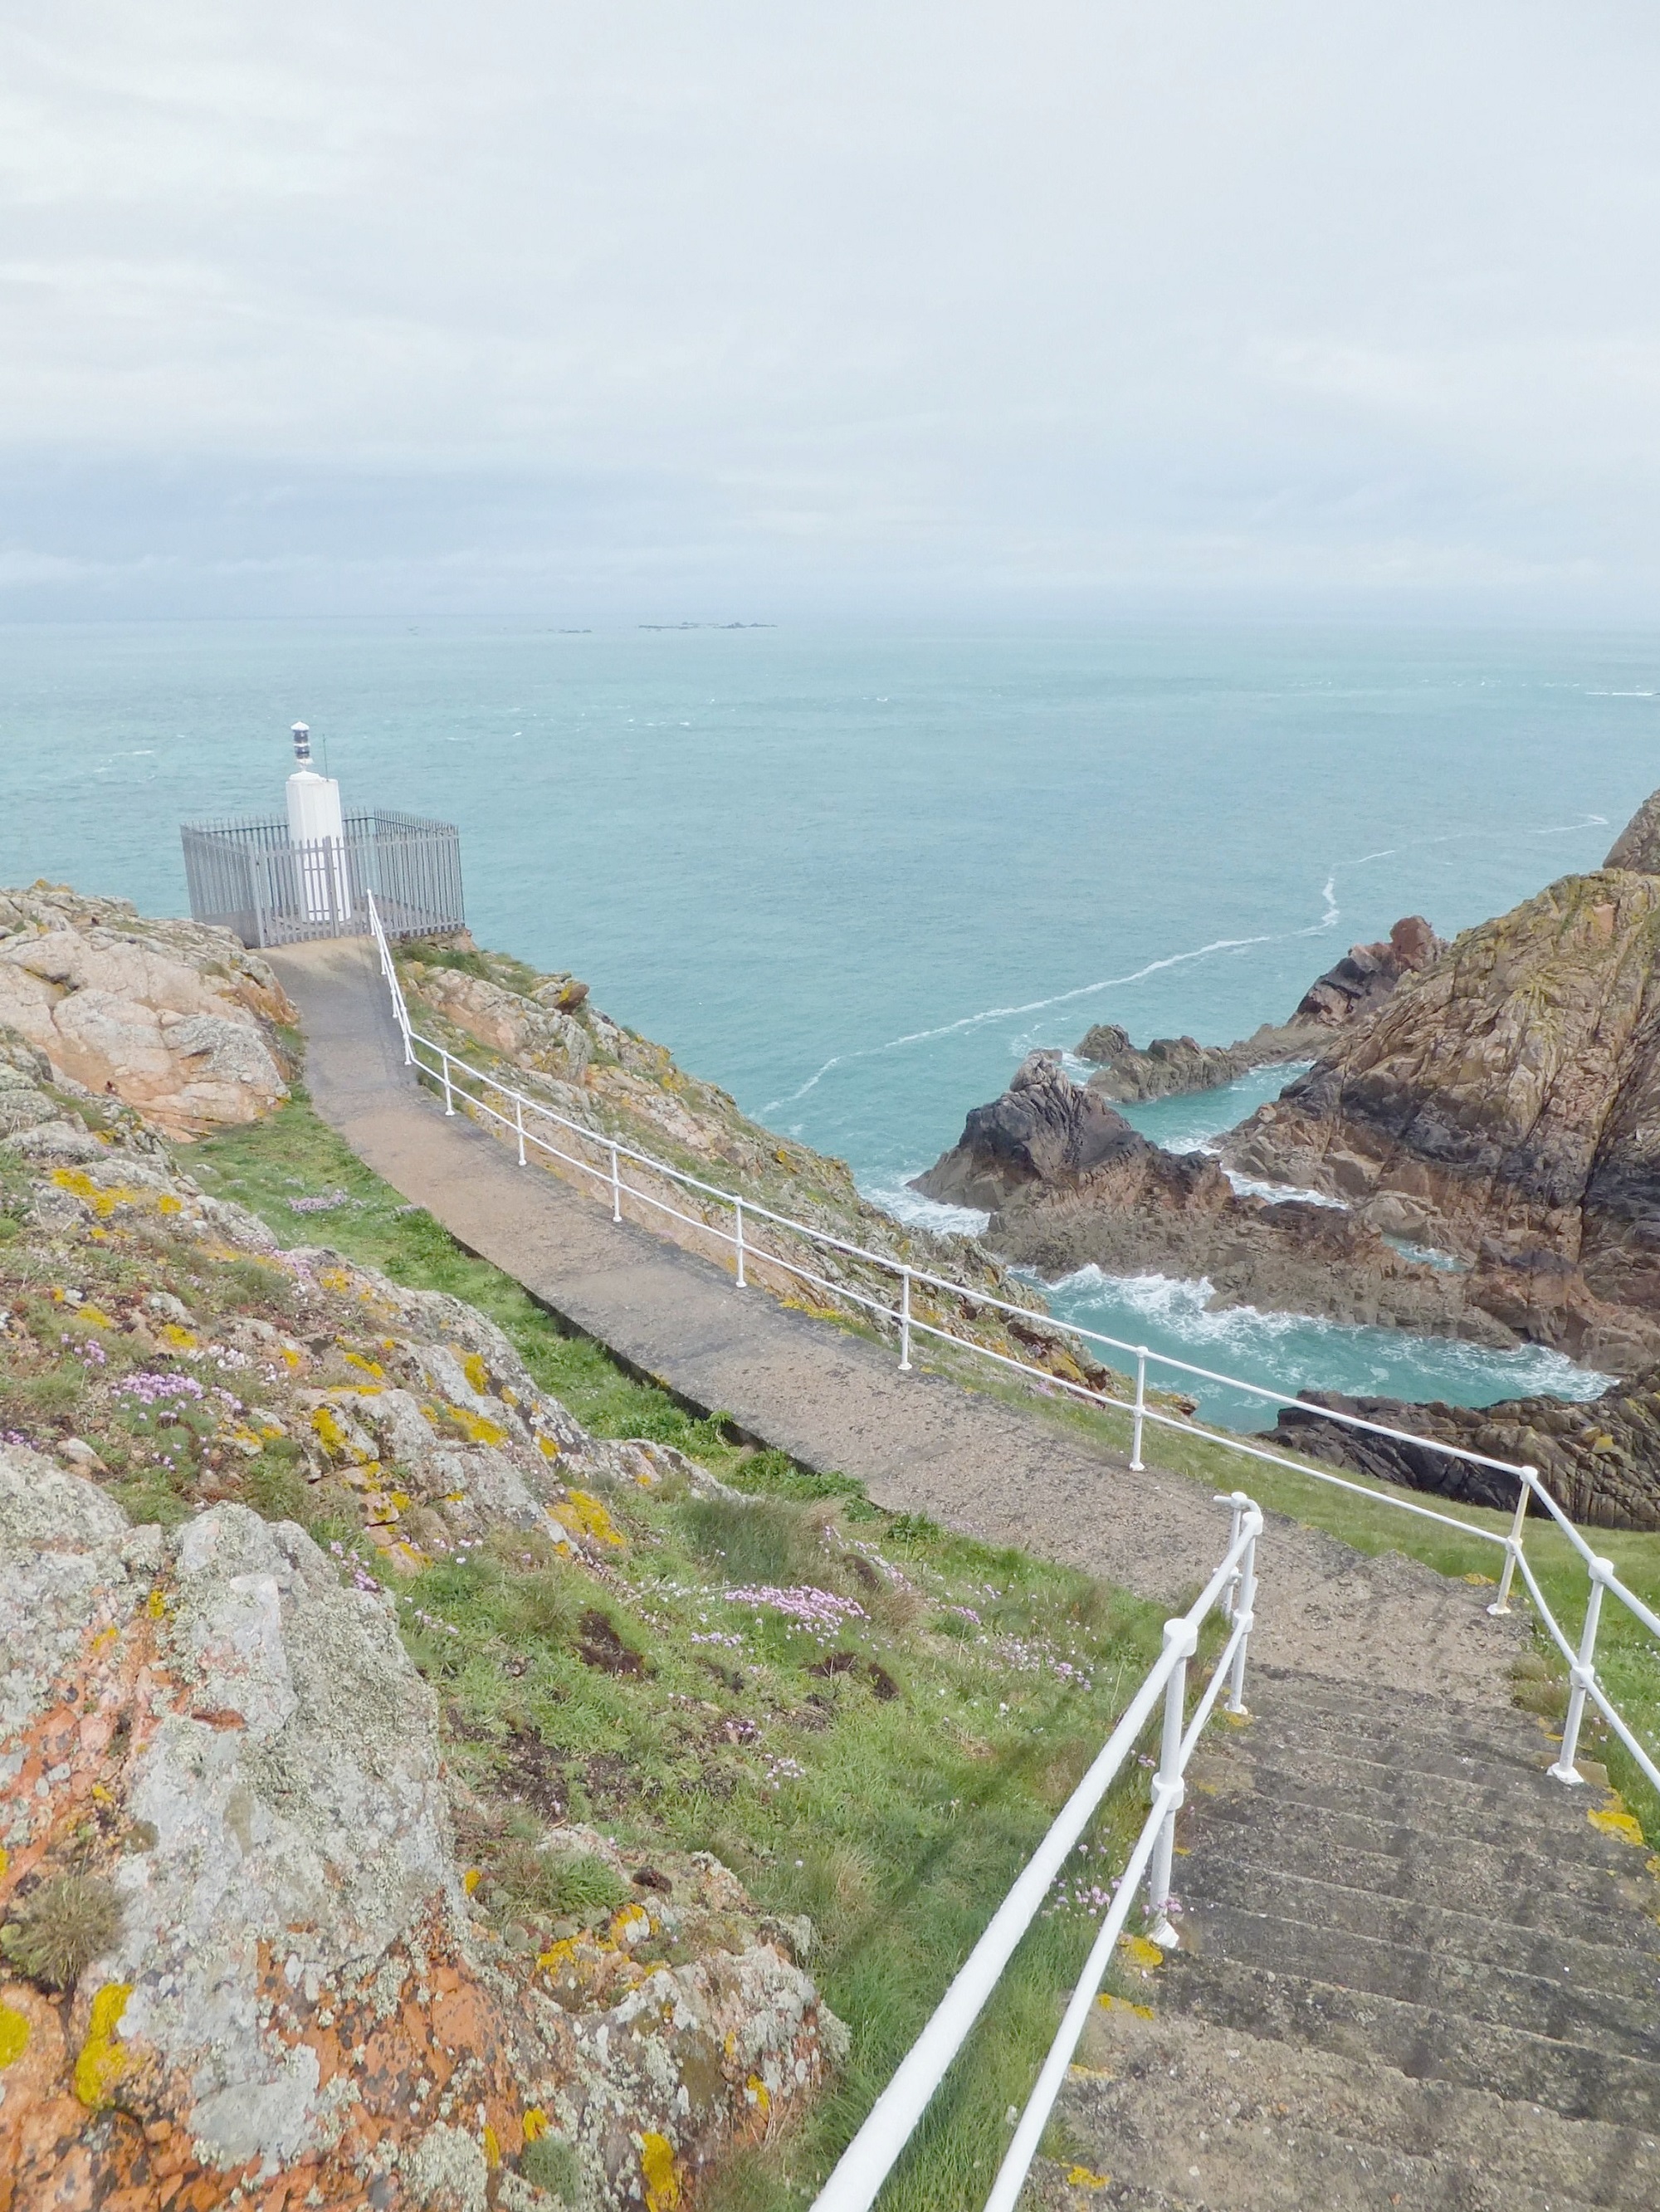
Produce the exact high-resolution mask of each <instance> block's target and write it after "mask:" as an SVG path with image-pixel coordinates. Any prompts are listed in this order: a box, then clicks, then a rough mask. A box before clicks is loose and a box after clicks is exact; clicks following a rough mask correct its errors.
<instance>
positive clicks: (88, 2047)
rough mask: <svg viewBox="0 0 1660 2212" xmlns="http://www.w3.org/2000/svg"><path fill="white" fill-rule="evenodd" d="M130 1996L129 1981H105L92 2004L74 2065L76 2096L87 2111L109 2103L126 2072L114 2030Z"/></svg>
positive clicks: (125, 2061) (125, 2057) (123, 2057)
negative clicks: (117, 2084) (85, 2035)
mask: <svg viewBox="0 0 1660 2212" xmlns="http://www.w3.org/2000/svg"><path fill="white" fill-rule="evenodd" d="M131 1995H132V1984H131V1982H106V1984H104V1986H103V1988H102V1989H101V1990H99V1992H98V1994H97V1996H95V1997H94V1999H93V2001H92V2018H91V2020H90V2021H88V2024H87V2039H86V2041H85V2042H84V2043H83V2044H82V2046H81V2055H80V2057H78V2058H77V2059H76V2062H75V2093H76V2096H77V2097H78V2098H79V2099H80V2100H81V2102H82V2104H83V2105H85V2106H87V2107H88V2110H89V2111H92V2112H96V2111H97V2110H98V2109H99V2107H100V2106H103V2105H107V2104H108V2103H109V2101H110V2099H111V2097H112V2094H113V2093H114V2090H115V2085H116V2083H117V2082H118V2081H119V2080H120V2078H121V2076H122V2075H123V2074H124V2073H125V2071H126V2064H127V2054H126V2052H125V2051H123V2050H122V2049H121V2047H120V2045H119V2044H118V2043H117V2042H116V2040H115V2031H116V2028H117V2027H119V2024H120V2020H121V2015H122V2014H123V2013H124V2012H125V2010H126V2008H127V1999H128V1998H129V1997H130V1996H131Z"/></svg>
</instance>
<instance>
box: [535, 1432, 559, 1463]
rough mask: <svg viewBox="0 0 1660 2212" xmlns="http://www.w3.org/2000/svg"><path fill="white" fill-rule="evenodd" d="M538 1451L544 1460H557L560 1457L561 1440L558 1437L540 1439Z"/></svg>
mask: <svg viewBox="0 0 1660 2212" xmlns="http://www.w3.org/2000/svg"><path fill="white" fill-rule="evenodd" d="M536 1449H537V1450H538V1451H539V1452H540V1453H541V1455H542V1456H543V1458H544V1459H557V1458H558V1456H559V1440H558V1438H557V1437H538V1438H537V1439H536Z"/></svg>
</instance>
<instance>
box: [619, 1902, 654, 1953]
mask: <svg viewBox="0 0 1660 2212" xmlns="http://www.w3.org/2000/svg"><path fill="white" fill-rule="evenodd" d="M650 1933H651V1915H650V1913H649V1912H648V1911H647V1910H646V1908H645V1906H644V1905H624V1906H623V1909H622V1911H620V1912H619V1913H617V1916H616V1917H615V1918H614V1919H613V1920H612V1922H611V1941H612V1942H614V1943H623V1944H629V1943H643V1942H645V1940H646V1938H647V1936H649V1935H650Z"/></svg>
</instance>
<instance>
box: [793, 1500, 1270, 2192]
mask: <svg viewBox="0 0 1660 2212" xmlns="http://www.w3.org/2000/svg"><path fill="white" fill-rule="evenodd" d="M1217 1503H1218V1504H1225V1505H1228V1506H1229V1507H1231V1510H1232V1514H1233V1528H1232V1533H1231V1539H1230V1541H1229V1544H1228V1548H1227V1550H1226V1551H1225V1553H1223V1555H1222V1560H1221V1564H1220V1565H1219V1566H1218V1568H1217V1570H1216V1571H1215V1573H1214V1574H1213V1576H1212V1577H1211V1578H1210V1580H1209V1582H1207V1583H1206V1585H1205V1587H1204V1589H1202V1590H1201V1592H1200V1594H1199V1595H1198V1597H1197V1598H1195V1601H1194V1602H1193V1604H1192V1605H1190V1606H1189V1608H1188V1610H1187V1612H1186V1613H1183V1615H1182V1617H1181V1619H1180V1620H1167V1621H1166V1622H1165V1623H1164V1648H1163V1650H1161V1651H1160V1653H1159V1655H1158V1658H1157V1659H1156V1660H1155V1661H1154V1662H1153V1663H1152V1667H1151V1668H1149V1669H1148V1671H1147V1674H1146V1680H1144V1681H1143V1682H1142V1684H1141V1686H1140V1689H1139V1690H1137V1692H1136V1693H1135V1695H1134V1697H1133V1698H1132V1699H1130V1702H1129V1704H1128V1706H1126V1708H1125V1710H1124V1714H1123V1717H1122V1719H1121V1720H1120V1722H1119V1723H1118V1725H1117V1727H1116V1729H1114V1730H1113V1732H1112V1734H1111V1735H1110V1737H1109V1738H1108V1739H1107V1741H1106V1744H1105V1746H1104V1748H1103V1750H1102V1751H1101V1753H1100V1754H1099V1756H1098V1758H1097V1759H1096V1760H1095V1763H1094V1765H1092V1766H1091V1768H1090V1770H1089V1771H1088V1773H1087V1774H1085V1777H1084V1778H1083V1780H1082V1781H1081V1782H1080V1783H1079V1785H1078V1787H1077V1788H1076V1789H1075V1790H1073V1793H1072V1796H1070V1797H1069V1798H1068V1799H1067V1802H1066V1804H1065V1805H1064V1806H1063V1807H1062V1808H1061V1812H1060V1814H1058V1815H1057V1817H1056V1819H1055V1822H1054V1825H1053V1826H1051V1827H1050V1829H1049V1833H1048V1834H1047V1835H1046V1836H1045V1837H1044V1838H1043V1842H1042V1843H1041V1844H1039V1845H1038V1847H1037V1850H1036V1851H1035V1852H1034V1853H1033V1854H1032V1856H1031V1859H1030V1860H1029V1861H1028V1862H1027V1863H1026V1865H1025V1869H1024V1870H1023V1871H1022V1873H1021V1874H1020V1875H1019V1876H1018V1879H1017V1881H1015V1883H1014V1885H1013V1887H1012V1888H1011V1889H1010V1891H1009V1893H1008V1894H1007V1896H1006V1898H1005V1899H1003V1902H1002V1904H1001V1905H999V1907H998V1908H997V1911H995V1912H994V1914H993V1916H992V1917H991V1920H990V1922H989V1923H988V1926H987V1928H986V1929H985V1932H984V1934H983V1935H982V1936H981V1938H980V1940H979V1942H977V1943H976V1945H975V1947H974V1948H973V1950H972V1951H970V1954H969V1955H968V1957H967V1959H966V1960H964V1963H963V1965H962V1966H960V1967H959V1968H958V1971H957V1973H956V1974H955V1976H954V1977H953V1978H952V1984H951V1987H950V1988H949V1989H948V1990H946V1994H945V1996H943V1997H941V1999H940V2000H939V2003H938V2005H936V2006H935V2008H934V2010H933V2015H932V2017H931V2018H930V2020H929V2021H928V2023H927V2027H925V2028H924V2029H923V2030H922V2033H921V2035H919V2036H918V2037H917V2039H916V2040H915V2043H914V2044H913V2045H911V2047H910V2049H909V2051H908V2052H907V2053H906V2055H905V2057H904V2058H903V2060H902V2061H901V2063H900V2065H899V2067H898V2069H897V2072H896V2073H895V2075H894V2076H893V2079H892V2080H891V2081H890V2082H889V2083H888V2086H887V2087H886V2088H885V2089H884V2090H883V2092H882V2093H881V2095H880V2096H879V2098H878V2099H877V2100H876V2102H875V2104H874V2105H873V2106H872V2107H871V2109H870V2111H869V2112H868V2113H867V2114H866V2118H865V2123H864V2125H863V2126H862V2127H861V2128H860V2130H859V2132H858V2134H857V2135H856V2136H854V2138H853V2141H852V2142H850V2143H849V2144H848V2147H847V2148H846V2149H845V2150H844V2151H843V2152H842V2155H841V2157H840V2159H839V2160H837V2161H836V2169H835V2171H834V2172H833V2173H832V2174H831V2175H830V2179H829V2180H828V2181H827V2182H826V2183H825V2184H824V2187H823V2189H822V2190H820V2191H819V2192H818V2197H816V2198H815V2199H814V2203H813V2212H866V2208H867V2207H868V2206H869V2205H870V2204H871V2203H873V2202H874V2200H875V2197H876V2194H877V2192H878V2191H879V2189H880V2188H881V2186H882V2184H883V2183H884V2182H885V2180H886V2179H887V2177H888V2175H889V2173H890V2172H891V2171H892V2169H893V2166H894V2163H895V2161H896V2160H897V2158H898V2156H899V2154H900V2153H901V2152H902V2151H903V2149H904V2148H905V2145H906V2144H907V2143H908V2142H909V2140H910V2138H911V2136H912V2135H913V2133H914V2132H915V2129H916V2125H917V2123H918V2122H919V2121H920V2120H921V2117H922V2115H923V2113H924V2112H926V2111H927V2106H928V2104H929V2102H930V2100H932V2098H933V2093H934V2092H935V2091H936V2090H937V2089H938V2088H939V2084H940V2082H941V2081H944V2079H945V2077H946V2071H947V2069H949V2067H950V2066H951V2063H952V2060H953V2059H954V2058H955V2057H956V2056H957V2054H958V2051H960V2050H961V2049H962V2047H963V2045H964V2042H965V2041H966V2039H967V2038H968V2034H969V2032H970V2029H971V2028H972V2027H973V2026H974V2024H975V2022H976V2020H978V2019H979V2017H980V2015H981V2013H982V2011H983V2010H984V2009H985V2006H986V2003H987V2001H988V1998H989V1997H990V1996H991V1993H992V1991H993V1990H994V1988H995V1987H996V1985H997V1983H998V1981H999V1979H1000V1977H1001V1975H1002V1972H1003V1969H1004V1968H1005V1967H1006V1966H1007V1964H1008V1962H1009V1960H1010V1959H1011V1958H1012V1955H1013V1954H1014V1950H1015V1947H1016V1945H1017V1944H1018V1942H1019V1941H1020V1939H1021V1937H1022V1936H1024V1935H1025V1932H1026V1930H1027V1929H1028V1928H1030V1927H1031V1923H1032V1922H1033V1920H1034V1919H1035V1918H1036V1917H1037V1913H1038V1911H1039V1908H1040V1907H1041V1906H1042V1905H1043V1901H1044V1899H1046V1898H1047V1897H1048V1896H1049V1893H1050V1890H1051V1889H1052V1888H1053V1887H1054V1884H1055V1878H1056V1876H1057V1875H1059V1874H1060V1872H1061V1869H1062V1867H1063V1866H1064V1865H1065V1863H1066V1860H1067V1855H1068V1853H1069V1852H1070V1851H1071V1850H1073V1846H1074V1845H1075V1844H1077V1842H1078V1839H1079V1837H1080V1836H1081V1835H1082V1834H1083V1832H1084V1830H1085V1827H1086V1826H1088V1825H1089V1822H1090V1821H1091V1819H1092V1818H1093V1817H1094V1815H1095V1813H1096V1811H1097V1809H1098V1807H1099V1806H1100V1803H1101V1801H1102V1799H1103V1798H1104V1796H1106V1794H1107V1791H1108V1790H1110V1788H1111V1787H1112V1784H1114V1782H1116V1779H1117V1778H1118V1776H1119V1774H1120V1773H1121V1772H1122V1769H1123V1767H1124V1764H1125V1762H1126V1760H1127V1759H1128V1758H1129V1756H1130V1754H1131V1753H1132V1752H1134V1748H1135V1747H1136V1745H1137V1743H1139V1742H1140V1738H1141V1732H1142V1730H1143V1729H1144V1728H1145V1727H1146V1723H1147V1722H1148V1720H1149V1719H1150V1718H1151V1717H1152V1712H1153V1711H1154V1708H1155V1707H1156V1706H1157V1705H1158V1701H1159V1699H1160V1698H1161V1696H1162V1698H1163V1699H1164V1725H1163V1733H1162V1736H1161V1740H1160V1747H1159V1760H1158V1773H1157V1775H1156V1776H1155V1778H1154V1779H1153V1784H1152V1808H1151V1809H1150V1811H1149V1812H1148V1814H1147V1817H1146V1821H1145V1822H1144V1823H1143V1825H1142V1828H1141V1832H1140V1835H1139V1836H1138V1837H1137V1838H1136V1841H1135V1844H1134V1848H1133V1849H1132V1850H1131V1852H1130V1855H1129V1857H1128V1860H1127V1862H1126V1863H1125V1866H1124V1869H1123V1872H1122V1875H1121V1876H1120V1877H1119V1881H1118V1890H1117V1894H1116V1896H1115V1898H1114V1899H1113V1901H1112V1904H1111V1905H1110V1907H1109V1909H1108V1911H1107V1913H1106V1916H1105V1917H1104V1919H1103V1921H1102V1923H1101V1927H1100V1929H1099V1932H1098V1935H1097V1936H1096V1939H1095V1942H1094V1943H1093V1945H1092V1946H1091V1950H1090V1954H1089V1957H1088V1959H1087V1960H1086V1961H1085V1966H1084V1971H1083V1972H1082V1974H1081V1975H1080V1976H1079V1981H1078V1985H1077V1987H1076V1989H1075V1990H1073V1995H1072V2000H1071V2002H1070V2003H1069V2004H1068V2005H1067V2010H1066V2013H1065V2015H1064V2016H1063V2018H1062V2020H1061V2026H1060V2028H1059V2030H1058V2032H1057V2033H1056V2035H1055V2040H1054V2042H1053V2043H1052V2044H1051V2045H1050V2046H1049V2056H1048V2057H1046V2058H1045V2059H1044V2061H1043V2067H1042V2069H1040V2071H1039V2073H1038V2076H1037V2082H1036V2084H1035V2086H1034V2087H1033V2089H1032V2093H1031V2097H1030V2098H1029V2099H1028V2100H1027V2104H1026V2109H1025V2112H1024V2113H1023V2114H1022V2116H1021V2118H1020V2121H1019V2124H1018V2126H1017V2127H1016V2129H1015V2131H1014V2136H1013V2140H1012V2142H1010V2144H1009V2148H1008V2150H1007V2152H1006V2154H1005V2156H1004V2159H1003V2163H1002V2165H1001V2166H1000V2167H999V2169H998V2172H997V2179H996V2180H995V2182H994V2184H993V2186H992V2192H991V2195H990V2197H988V2199H987V2212H1012V2206H1013V2204H1014V2203H1015V2200H1016V2198H1017V2197H1018V2196H1019V2194H1020V2189H1021V2185H1022V2184H1023V2183H1024V2182H1025V2178H1026V2172H1027V2169H1028V2168H1029V2166H1031V2161H1032V2156H1033V2154H1034V2153H1035V2152H1036V2150H1037V2145H1038V2142H1039V2140H1040V2139H1041V2137H1042V2136H1043V2130H1044V2127H1045V2126H1046V2125H1047V2124H1048V2121H1049V2113H1050V2112H1051V2111H1052V2110H1053V2108H1054V2105H1055V2097H1056V2096H1057V2094H1058V2093H1059V2092H1060V2088H1061V2083H1062V2082H1063V2081H1065V2079H1066V2075H1067V2067H1068V2066H1069V2065H1070V2064H1071V2063H1072V2056H1073V2051H1076V2049H1077V2048H1078V2042H1079V2037H1080V2036H1081V2035H1082V2034H1083V2032H1084V2023H1085V2021H1086V2020H1087V2019H1088V2017H1089V2010H1090V2007H1091V2005H1092V2004H1093V2003H1094V2002H1095V1998H1096V1995H1097V1992H1098V1990H1099V1989H1100V1987H1101V1984H1102V1982H1103V1980H1104V1978H1105V1975H1106V1971H1107V1967H1108V1966H1109V1964H1110V1961H1111V1958H1112V1954H1113V1948H1114V1946H1115V1945H1116V1942H1117V1941H1118V1938H1119V1936H1121V1935H1122V1932H1123V1927H1124V1923H1125V1921H1126V1920H1127V1919H1128V1917H1129V1913H1130V1910H1131V1907H1132V1906H1133V1905H1134V1901H1135V1897H1136V1893H1137V1891H1138V1889H1139V1888H1140V1883H1141V1877H1142V1875H1144V1874H1145V1875H1146V1877H1147V1911H1148V1914H1149V1917H1150V1919H1151V1923H1152V1928H1151V1933H1152V1939H1153V1941H1154V1942H1158V1943H1163V1944H1164V1945H1166V1946H1167V1947H1168V1946H1170V1945H1173V1944H1174V1942H1175V1941H1176V1936H1175V1933H1174V1930H1173V1929H1171V1924H1170V1920H1169V1917H1168V1912H1167V1908H1168V1907H1169V1905H1170V1903H1171V1857H1172V1853H1173V1851H1174V1848H1175V1839H1176V1815H1177V1812H1178V1810H1179V1809H1180V1808H1181V1805H1182V1802H1183V1795H1184V1790H1185V1784H1184V1783H1183V1775H1184V1774H1185V1772H1186V1771H1187V1766H1188V1762H1189V1759H1191V1757H1192V1755H1193V1752H1194V1748H1195V1746H1196V1744H1197V1743H1198V1741H1199V1738H1200V1735H1201V1733H1202V1732H1203V1729H1204V1726H1205V1723H1206V1722H1207V1720H1208V1719H1209V1718H1210V1716H1211V1712H1212V1711H1213V1707H1214V1705H1215V1704H1216V1700H1217V1698H1218V1696H1219V1694H1220V1692H1221V1691H1222V1689H1223V1687H1224V1686H1226V1688H1227V1692H1228V1708H1227V1709H1228V1711H1230V1712H1231V1713H1236V1714H1242V1713H1243V1712H1244V1711H1245V1701H1244V1686H1245V1653H1246V1646H1247V1644H1249V1642H1250V1632H1251V1628H1252V1626H1253V1608H1254V1606H1255V1601H1256V1540H1257V1537H1258V1536H1259V1535H1260V1534H1261V1533H1262V1513H1261V1512H1260V1511H1259V1510H1258V1509H1257V1507H1256V1505H1255V1504H1253V1503H1252V1501H1251V1500H1250V1498H1247V1497H1246V1496H1245V1494H1244V1492H1243V1491H1236V1492H1234V1493H1233V1495H1232V1496H1231V1498H1219V1499H1218V1500H1217ZM1218 1609H1220V1611H1221V1612H1222V1613H1223V1614H1224V1617H1225V1619H1226V1620H1227V1621H1228V1624H1229V1632H1228V1638H1227V1641H1226V1642H1225V1644H1224V1645H1223V1647H1222V1650H1221V1651H1220V1652H1219V1654H1218V1656H1217V1660H1216V1664H1215V1666H1214V1667H1213V1668H1212V1670H1211V1677H1210V1680H1209V1683H1208V1684H1207V1687H1206V1690H1205V1692H1204V1695H1203V1696H1202V1697H1201V1699H1200V1701H1199V1705H1198V1706H1197V1709H1196V1710H1195V1712H1194V1715H1193V1717H1192V1718H1191V1720H1189V1718H1188V1717H1187V1685H1188V1662H1189V1660H1190V1659H1191V1658H1192V1657H1193V1656H1194V1654H1195V1652H1196V1651H1197V1650H1198V1648H1199V1632H1200V1630H1201V1628H1202V1627H1203V1626H1204V1624H1205V1622H1206V1620H1207V1619H1208V1618H1209V1616H1210V1614H1211V1613H1213V1612H1214V1611H1216V1610H1218Z"/></svg>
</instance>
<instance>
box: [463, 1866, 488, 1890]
mask: <svg viewBox="0 0 1660 2212" xmlns="http://www.w3.org/2000/svg"><path fill="white" fill-rule="evenodd" d="M483 1879H484V1877H483V1875H482V1874H480V1873H479V1871H478V1869H477V1867H469V1868H468V1869H467V1870H466V1872H465V1874H464V1875H462V1877H461V1887H462V1888H463V1889H465V1892H466V1893H467V1895H468V1896H469V1897H471V1895H472V1893H473V1892H474V1890H475V1889H477V1887H478V1885H479V1883H480V1882H481V1881H483Z"/></svg>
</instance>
